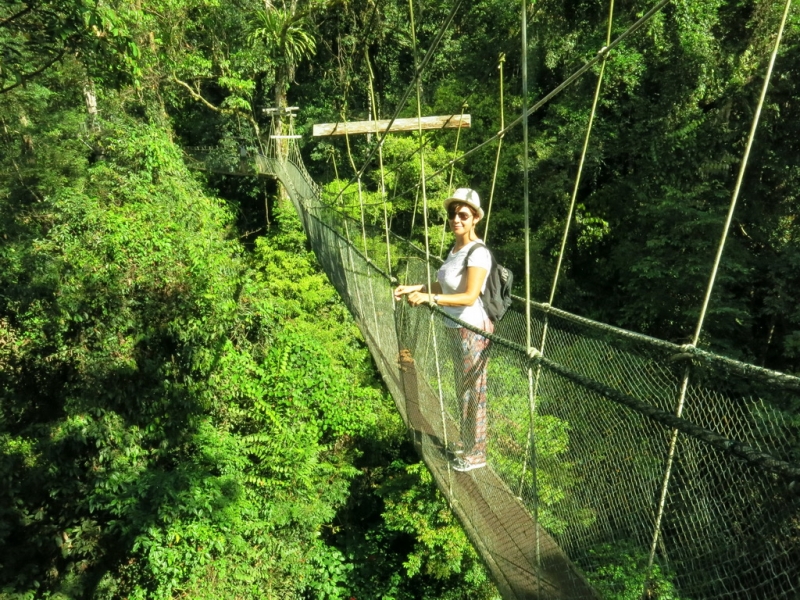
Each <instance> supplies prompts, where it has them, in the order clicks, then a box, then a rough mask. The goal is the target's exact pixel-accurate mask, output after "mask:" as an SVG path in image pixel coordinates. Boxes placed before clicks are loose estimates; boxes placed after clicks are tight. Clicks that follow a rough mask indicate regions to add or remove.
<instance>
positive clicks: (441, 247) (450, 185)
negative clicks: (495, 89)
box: [437, 102, 468, 258]
mask: <svg viewBox="0 0 800 600" xmlns="http://www.w3.org/2000/svg"><path fill="white" fill-rule="evenodd" d="M467 106H468V105H467V103H466V102H464V104H462V105H461V117H460V118H459V121H458V131H456V146H455V148H454V149H453V160H452V161H451V164H450V180H449V181H448V182H447V193H448V195H449V194H452V193H453V173H454V172H455V170H456V161H455V158H456V157H457V156H458V141H459V140H460V139H461V123H463V122H464V110H466V108H467ZM446 233H447V218H445V220H444V223H442V242H441V243H440V244H439V254H438V255H437V256H438V257H439V258H442V252H444V238H445V234H446Z"/></svg>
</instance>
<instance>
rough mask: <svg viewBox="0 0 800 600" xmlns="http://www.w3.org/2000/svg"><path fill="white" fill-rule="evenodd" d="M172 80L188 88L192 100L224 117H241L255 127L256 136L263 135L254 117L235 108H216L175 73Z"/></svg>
mask: <svg viewBox="0 0 800 600" xmlns="http://www.w3.org/2000/svg"><path fill="white" fill-rule="evenodd" d="M172 79H173V80H174V81H175V83H177V84H179V85H181V86H183V87H184V88H186V89H187V90H188V91H189V94H191V96H192V98H194V99H195V100H197V101H199V102H201V103H202V104H203V105H205V106H206V107H207V108H209V109H211V110H213V111H214V112H217V113H220V114H223V115H241V116H243V117H244V118H245V119H247V120H248V122H249V123H250V124H251V125H252V126H253V129H255V131H256V135H259V134H260V133H261V129H260V128H259V126H258V121H256V120H255V118H253V116H252V115H249V114H247V113H246V112H244V111H241V110H237V109H235V108H222V107H219V106H215V105H213V104H211V102H209V101H208V100H206V99H205V98H204V97H203V95H202V94H201V93H200V90H199V89H193V88H192V86H191V85H189V84H188V83H186V82H185V81H183V80H182V79H178V76H177V75H175V74H174V73H173V74H172Z"/></svg>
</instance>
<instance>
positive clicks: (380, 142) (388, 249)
mask: <svg viewBox="0 0 800 600" xmlns="http://www.w3.org/2000/svg"><path fill="white" fill-rule="evenodd" d="M375 6H376V7H377V4H376V5H375ZM364 57H365V59H366V61H367V73H368V75H369V97H370V98H371V99H372V113H373V114H372V117H373V120H374V121H375V122H377V121H378V104H377V103H376V102H375V85H374V84H373V81H374V79H375V75H374V73H373V72H372V64H371V63H370V61H369V51H368V50H366V49H365V50H364ZM384 139H385V138H380V139H379V140H378V164H379V166H380V172H381V201H382V204H383V231H384V234H385V235H386V272H387V273H389V274H390V275H391V273H392V245H391V243H390V241H389V211H388V209H387V207H386V173H385V171H384V167H383V140H384ZM389 297H390V299H391V300H392V302H391V306H392V310H394V308H395V302H394V293H393V291H392V288H391V286H389Z"/></svg>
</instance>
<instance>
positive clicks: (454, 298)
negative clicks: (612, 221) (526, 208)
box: [394, 188, 494, 471]
mask: <svg viewBox="0 0 800 600" xmlns="http://www.w3.org/2000/svg"><path fill="white" fill-rule="evenodd" d="M444 207H445V209H446V210H447V218H448V220H449V222H450V227H451V228H452V230H453V233H454V234H455V238H456V243H455V245H454V246H453V248H452V250H451V251H450V252H449V253H448V254H447V259H446V260H445V261H444V263H443V264H442V266H441V268H440V269H439V271H438V272H437V274H436V278H437V281H436V282H435V283H433V284H432V285H431V289H430V290H428V289H426V286H425V285H424V284H423V285H401V286H399V287H398V288H396V289H395V291H394V297H395V299H396V300H400V299H401V298H402V297H403V296H406V297H407V298H408V303H409V304H410V305H411V306H419V305H420V304H424V303H436V304H438V305H440V306H441V307H442V309H443V310H444V311H445V312H446V313H447V314H448V315H450V316H452V317H455V318H457V319H459V320H461V321H464V322H465V323H469V324H470V325H473V326H475V327H478V328H480V329H482V330H484V331H488V332H489V333H492V332H493V331H494V325H493V324H492V322H491V320H490V319H489V315H487V314H486V310H485V309H484V307H483V302H482V301H481V297H480V296H481V292H483V291H484V290H485V288H486V276H487V274H488V273H489V271H490V270H491V268H492V255H491V253H490V252H489V251H488V250H487V249H486V247H485V246H484V245H483V242H482V241H481V240H480V239H479V238H478V236H477V234H476V233H475V226H476V225H477V223H478V221H480V220H481V219H482V218H483V209H482V208H481V201H480V197H479V196H478V193H477V192H476V191H475V190H471V189H468V188H459V189H457V190H456V191H455V192H454V193H453V195H452V196H451V197H450V198H448V199H447V200H445V201H444ZM476 244H477V247H475V246H476ZM445 325H446V326H447V328H448V331H449V332H450V336H449V337H450V339H451V342H452V344H451V345H452V348H453V358H454V363H455V364H454V371H455V375H456V377H455V379H456V393H457V394H458V397H459V400H460V402H461V441H460V442H459V443H458V444H456V445H455V446H456V447H455V454H456V457H455V460H454V461H453V468H454V469H455V470H456V471H471V470H473V469H479V468H481V467H484V466H486V425H487V423H486V367H487V364H488V353H487V351H488V349H489V340H488V339H487V338H485V337H484V336H482V335H480V334H477V333H474V332H473V331H470V330H469V329H467V328H466V327H461V326H459V325H458V323H456V322H454V321H451V320H450V319H445Z"/></svg>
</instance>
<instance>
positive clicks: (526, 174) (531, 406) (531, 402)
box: [520, 0, 542, 594]
mask: <svg viewBox="0 0 800 600" xmlns="http://www.w3.org/2000/svg"><path fill="white" fill-rule="evenodd" d="M527 114H528V5H527V1H526V0H522V115H523V117H521V120H522V148H523V150H522V171H523V203H524V207H525V209H524V213H525V348H526V349H527V351H528V353H530V352H531V349H532V328H531V325H532V322H531V218H530V166H529V164H528V118H527ZM527 375H528V420H529V422H528V440H527V448H526V457H525V458H526V460H527V453H528V450H529V451H530V454H531V476H532V477H531V480H532V492H533V519H534V527H535V530H534V531H535V536H536V540H535V543H536V570H537V577H536V581H537V585H538V587H539V592H540V594H541V580H542V577H541V568H542V555H541V540H540V537H539V529H540V526H539V482H538V468H537V467H538V465H537V461H536V441H535V439H534V435H535V434H534V426H535V424H536V396H535V395H534V393H533V370H532V368H531V365H530V364H528V368H527ZM524 469H525V467H524V465H523V472H522V477H523V478H524V476H525V471H524ZM521 494H522V489H521V484H520V495H521Z"/></svg>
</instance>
